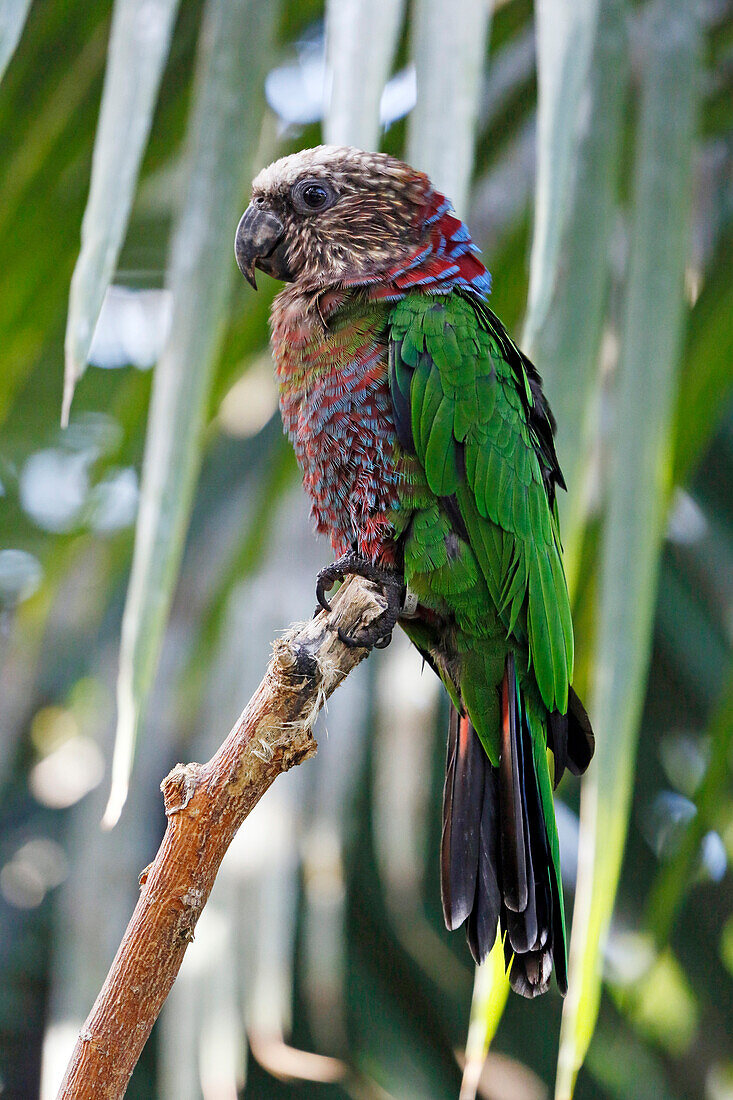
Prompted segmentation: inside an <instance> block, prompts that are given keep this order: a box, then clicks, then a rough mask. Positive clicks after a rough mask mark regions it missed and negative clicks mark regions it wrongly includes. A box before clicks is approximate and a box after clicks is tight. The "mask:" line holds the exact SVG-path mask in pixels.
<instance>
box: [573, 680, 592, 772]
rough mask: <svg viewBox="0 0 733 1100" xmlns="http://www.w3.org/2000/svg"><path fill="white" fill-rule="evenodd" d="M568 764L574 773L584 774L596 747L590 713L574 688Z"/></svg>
mask: <svg viewBox="0 0 733 1100" xmlns="http://www.w3.org/2000/svg"><path fill="white" fill-rule="evenodd" d="M567 719H568V746H567V766H568V768H569V770H570V771H571V772H572V773H573V775H582V774H583V772H584V771H585V770H586V768H587V767H588V765H589V764H590V762H591V760H592V759H593V753H594V752H595V749H596V738H595V734H594V733H593V727H592V726H591V724H590V718H589V717H588V713H587V711H586V709H585V707H584V706H583V704H582V703H581V701H580V699H579V698H578V696H577V695H576V694H575V692H574V691H573V689H572V688H570V693H569V695H568V713H567Z"/></svg>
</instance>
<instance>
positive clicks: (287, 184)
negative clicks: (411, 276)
mask: <svg viewBox="0 0 733 1100" xmlns="http://www.w3.org/2000/svg"><path fill="white" fill-rule="evenodd" d="M309 181H312V182H313V185H314V186H315V187H316V188H317V187H318V185H319V184H320V185H322V187H323V189H324V190H325V191H326V192H327V201H328V205H327V206H326V208H325V209H313V210H311V209H309V208H308V206H307V201H306V200H309V199H310V200H311V201H312V200H314V199H317V198H318V197H319V196H318V194H317V191H313V190H311V189H309V188H308V183H309ZM430 191H431V187H430V183H429V181H428V179H427V176H425V175H423V174H422V173H421V172H416V171H415V170H414V169H413V168H411V167H410V166H409V165H407V164H404V163H403V162H402V161H400V160H397V159H396V158H394V157H390V156H388V155H387V154H385V153H366V152H363V151H362V150H361V149H354V148H352V147H350V146H339V145H318V146H316V147H315V148H313V149H304V150H302V151H301V152H299V153H294V154H292V155H291V156H288V157H282V158H281V159H280V160H276V161H275V162H274V163H273V164H270V165H268V167H267V168H264V169H263V170H262V171H261V172H260V173H259V175H258V176H257V177H256V179H255V180H254V182H253V184H252V204H253V206H256V207H259V208H261V209H264V210H269V211H271V212H272V213H273V214H275V215H276V216H277V217H278V218H279V219H280V221H281V222H282V224H283V226H284V229H285V247H286V254H287V261H288V266H289V268H290V270H291V271H292V273H293V276H294V278H295V280H296V281H297V282H298V283H300V284H301V285H303V286H309V287H323V286H329V285H333V284H334V283H338V282H341V281H342V280H345V279H354V278H362V277H363V278H369V277H371V276H372V275H377V274H379V273H380V272H381V271H383V270H384V269H385V268H387V267H391V266H392V265H393V264H395V263H396V262H398V261H399V260H400V259H401V258H402V257H403V256H406V255H407V254H408V253H410V252H412V251H413V250H414V249H415V247H416V246H417V245H418V244H419V243H420V240H421V237H422V233H423V226H422V224H421V221H420V217H419V215H420V213H421V211H423V210H424V208H425V202H426V198H427V196H428V195H429V194H430Z"/></svg>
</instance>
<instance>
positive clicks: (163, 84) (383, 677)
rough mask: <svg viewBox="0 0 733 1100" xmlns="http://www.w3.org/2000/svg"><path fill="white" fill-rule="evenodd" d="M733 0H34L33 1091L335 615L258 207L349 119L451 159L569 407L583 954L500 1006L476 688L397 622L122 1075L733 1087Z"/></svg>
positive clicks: (18, 3) (28, 567)
mask: <svg viewBox="0 0 733 1100" xmlns="http://www.w3.org/2000/svg"><path fill="white" fill-rule="evenodd" d="M730 15H731V12H730V8H729V7H728V5H727V4H726V3H725V2H724V0H648V2H645V3H633V2H631V0H536V3H535V5H534V6H533V5H532V4H531V3H530V2H529V0H495V2H494V3H493V4H490V3H489V2H488V0H456V2H452V3H447V2H446V0H412V3H410V4H408V3H406V2H404V0H327V3H326V4H325V10H324V4H323V3H321V2H319V0H186V2H184V3H181V4H180V5H179V4H178V3H177V0H115V3H114V5H113V4H112V2H111V0H63V2H62V0H36V2H35V3H31V2H30V0H0V76H2V83H1V84H0V149H1V150H2V155H1V156H0V273H1V274H0V280H1V282H2V292H1V293H0V349H1V350H0V356H2V370H1V371H0V721H1V738H0V784H2V800H1V801H0V1091H1V1092H2V1095H3V1096H5V1097H8V1098H16V1097H19V1098H30V1097H33V1096H36V1095H38V1094H39V1090H40V1094H41V1095H42V1096H43V1097H52V1096H54V1095H55V1090H56V1088H57V1086H58V1082H59V1080H60V1078H61V1075H62V1073H63V1070H64V1067H65V1064H66V1060H67V1057H68V1054H69V1052H70V1049H71V1046H72V1045H73V1042H74V1039H75V1037H76V1034H77V1032H78V1029H79V1026H80V1025H81V1023H82V1022H83V1020H84V1018H85V1016H86V1014H87V1012H88V1010H89V1007H90V1006H91V1004H92V1001H93V999H94V997H95V996H96V993H97V991H98V989H99V986H100V985H101V982H102V980H103V978H104V975H105V973H106V970H107V967H108V965H109V962H110V960H111V958H112V956H113V954H114V951H115V950H116V947H117V944H118V942H119V939H120V936H121V933H122V931H123V929H124V927H125V924H126V922H127V919H128V916H129V914H130V912H131V910H132V907H133V905H134V901H135V897H136V892H137V874H138V873H139V871H140V869H141V868H142V867H143V866H145V864H146V863H147V862H149V861H150V859H151V858H152V856H153V854H154V852H155V850H156V848H157V845H158V842H159V839H160V837H161V835H162V831H163V828H164V820H163V813H162V802H161V798H160V795H159V792H158V784H159V782H160V779H161V778H162V776H163V775H164V774H165V773H166V771H167V770H168V769H169V768H170V767H171V766H172V765H173V764H174V763H175V762H176V761H177V760H186V759H205V758H206V757H207V756H208V755H209V754H210V753H211V752H212V750H213V749H214V747H215V746H216V745H217V744H218V743H219V742H220V741H221V740H222V738H223V737H224V735H225V734H226V732H227V731H228V729H229V727H230V725H231V723H232V722H233V721H234V719H235V718H236V716H237V714H238V712H239V710H240V709H241V707H242V706H243V705H244V703H245V702H246V700H247V699H248V697H249V695H250V693H251V691H252V690H253V688H254V687H255V685H256V684H257V682H258V681H259V678H260V675H261V672H262V670H263V668H264V665H265V663H266V660H267V656H268V652H269V645H270V643H271V640H272V639H273V637H274V636H275V635H276V634H277V631H278V630H280V629H282V628H283V627H285V626H286V625H287V624H288V623H289V622H290V621H292V620H294V619H298V618H304V617H306V616H307V615H308V614H310V612H311V611H312V607H313V580H314V576H315V573H316V572H317V570H318V568H319V567H320V566H321V565H322V564H324V563H325V562H326V561H327V560H328V559H329V548H328V547H327V546H326V545H325V544H323V543H320V544H319V543H318V542H317V541H316V539H315V538H314V537H313V535H312V533H311V531H310V524H309V520H308V516H307V508H306V505H305V502H304V499H303V494H302V491H301V489H300V486H299V483H298V478H297V471H296V470H295V466H294V461H293V459H292V456H291V454H290V451H289V448H288V447H287V445H286V444H285V441H284V439H283V437H282V434H281V429H280V423H279V417H278V414H277V412H276V393H275V388H274V383H273V378H272V370H271V365H270V361H269V354H268V350H267V314H268V309H269V304H270V300H271V297H272V295H273V294H274V293H275V292H276V289H277V287H276V286H275V284H274V283H272V282H271V281H269V280H267V279H266V278H264V277H263V278H262V279H261V283H262V286H261V289H260V292H259V294H257V295H254V294H253V293H252V292H251V291H250V290H249V288H247V287H246V286H245V285H244V283H243V282H242V280H241V279H240V278H239V276H238V273H237V272H236V268H235V265H234V261H233V255H232V242H233V239H234V230H235V227H236V223H237V219H238V216H239V214H240V213H241V211H242V210H243V209H244V206H245V205H246V203H247V192H248V181H249V179H251V177H252V175H253V174H254V172H255V171H256V170H257V169H258V168H259V167H260V166H261V165H263V164H264V163H267V162H268V161H269V160H271V159H273V158H274V157H275V156H276V155H280V154H282V153H285V152H288V151H292V150H295V149H298V148H301V147H304V146H308V145H312V144H315V143H317V142H319V141H321V140H329V141H336V142H349V143H352V144H357V145H362V146H363V147H367V148H370V147H372V148H377V147H381V148H383V149H385V150H387V151H389V152H393V153H396V154H398V155H404V156H406V157H407V158H408V159H410V160H411V161H412V162H413V163H415V164H416V165H417V166H418V167H420V168H423V169H425V170H427V171H428V172H429V173H430V174H431V175H432V177H433V179H434V181H435V183H436V184H437V185H438V186H439V187H441V188H443V189H444V190H446V192H447V193H448V194H449V195H451V197H452V198H453V200H454V204H455V205H456V208H457V210H458V212H459V213H460V214H462V215H464V216H465V217H466V218H467V220H468V222H469V224H470V226H471V228H472V231H473V235H474V238H475V239H476V240H477V241H478V242H479V243H480V244H481V246H482V248H483V250H484V257H485V259H486V262H487V265H488V267H489V268H490V270H491V271H492V273H493V277H494V293H493V298H492V307H493V308H494V309H495V311H496V312H497V313H498V314H499V315H500V316H501V317H502V318H503V320H504V321H505V322H506V323H507V325H508V326H509V327H510V329H511V330H513V332H514V334H515V336H517V337H518V338H519V337H522V338H523V340H524V344H525V346H526V348H527V350H528V351H529V352H530V354H531V355H532V356H533V357H534V359H535V360H536V362H537V365H538V366H539V368H540V370H541V371H542V373H543V375H544V376H545V379H546V388H547V391H548V393H549V397H550V400H551V402H552V404H553V407H554V409H555V412H556V415H557V418H558V421H559V434H558V446H559V453H560V458H561V461H562V463H563V465H564V468H565V472H566V478H567V481H568V485H569V488H570V493H569V494H568V498H567V500H565V501H564V502H563V508H564V515H563V522H564V533H565V545H566V559H567V569H568V577H569V582H570V585H571V590H572V595H573V602H574V608H575V616H576V623H577V645H576V649H577V652H578V654H579V667H578V671H577V683H578V686H579V688H580V691H581V694H582V695H584V696H585V697H586V700H587V702H588V703H589V706H590V710H591V714H592V716H593V719H594V724H595V726H596V731H597V737H598V752H597V756H596V761H595V762H594V765H593V767H592V769H591V772H590V773H589V775H588V777H587V778H586V779H585V780H584V785H583V787H582V790H581V789H580V786H579V784H578V783H577V781H574V780H573V779H572V777H567V778H566V779H565V780H564V781H563V784H562V786H561V788H560V791H559V808H558V817H559V824H560V828H561V841H562V849H563V852H562V858H563V869H564V874H565V876H566V896H567V903H568V908H569V909H570V908H571V907H572V908H573V910H574V914H573V922H572V942H571V988H570V992H569V994H568V997H567V999H566V1001H565V1003H564V1004H563V1003H562V1001H561V999H560V998H559V997H558V996H557V994H556V993H552V994H550V995H548V996H546V997H544V998H542V999H541V1000H540V1001H538V1002H535V1003H528V1002H525V1001H522V1000H520V999H518V998H513V997H510V998H509V999H508V1001H506V1007H504V1002H505V997H506V987H505V983H504V982H503V978H502V976H501V974H500V973H499V972H496V971H495V969H494V968H493V966H492V964H491V963H487V964H486V966H485V967H484V968H483V971H482V972H480V973H479V975H478V976H477V979H476V985H475V995H474V997H473V1010H472V1014H471V1027H470V1031H469V1032H468V1042H467V1039H466V1035H467V1029H468V1020H469V1011H470V1009H471V1004H472V988H473V982H474V975H473V972H472V968H471V967H470V957H469V955H468V951H467V948H466V946H465V943H464V942H463V938H462V937H461V936H460V935H456V936H449V935H448V934H447V933H446V932H445V931H444V929H443V926H442V920H441V916H440V901H439V885H438V860H437V849H438V842H439V828H440V826H439V821H440V809H439V807H440V798H441V783H442V769H443V752H444V743H445V741H444V738H445V719H446V715H445V706H444V700H443V699H442V698H441V697H440V693H439V692H438V688H437V683H434V682H433V678H432V677H431V675H430V673H429V672H428V673H426V674H425V675H422V674H421V669H420V662H419V659H418V658H417V656H416V655H415V654H414V653H411V651H410V649H409V647H408V646H407V644H406V642H405V640H404V639H399V638H397V637H396V638H395V642H394V644H393V645H392V646H391V647H390V649H389V650H387V651H385V652H384V653H375V654H373V655H372V657H371V659H370V660H369V661H368V662H366V665H365V666H361V668H360V669H359V670H358V671H357V673H356V674H354V675H353V676H352V677H350V679H349V680H348V681H347V683H346V684H345V685H344V686H343V687H342V688H341V689H340V690H339V692H338V693H337V694H336V696H334V698H333V699H332V701H331V703H330V704H329V709H328V713H327V714H326V715H325V716H323V717H322V719H321V721H320V723H319V730H320V736H319V740H320V750H319V754H318V757H317V759H316V760H315V761H313V762H310V763H308V764H306V765H305V766H304V767H303V768H299V769H297V770H296V772H295V773H290V774H288V775H287V776H286V777H285V778H283V779H281V780H280V781H279V782H278V783H277V784H276V785H275V786H274V787H273V788H272V790H271V791H270V792H269V793H268V795H267V797H266V798H265V799H264V801H263V803H262V804H261V805H260V806H258V807H257V809H256V811H255V812H254V813H253V815H252V817H251V818H250V819H249V820H248V821H247V822H246V824H245V826H244V828H243V829H242V830H241V833H240V835H239V836H238V838H237V840H236V842H235V844H234V845H233V847H232V850H231V852H230V854H229V856H228V857H227V859H226V860H225V862H224V864H223V866H222V869H221V873H220V875H219V879H218V882H217V885H216V888H215V891H214V893H213V895H212V898H211V901H210V903H209V905H208V907H207V909H206V911H205V913H204V915H203V917H202V920H201V922H200V925H199V928H198V930H197V935H196V940H195V942H194V943H193V944H192V946H191V948H190V949H189V952H188V954H187V957H186V960H185V963H184V966H183V969H182V971H181V974H180V977H179V979H178V981H177V983H176V986H175V988H174V990H173V993H172V995H171V997H170V998H169V1001H168V1003H167V1004H166V1006H165V1009H164V1011H163V1014H162V1016H161V1019H160V1021H159V1023H158V1025H156V1028H155V1030H154V1032H153V1036H152V1038H151V1041H150V1042H149V1044H148V1046H147V1048H146V1051H145V1053H144V1056H143V1058H142V1060H141V1063H140V1065H139V1066H138V1068H137V1070H136V1072H135V1074H134V1077H133V1079H132V1082H131V1084H130V1088H129V1092H128V1095H129V1096H131V1097H136V1098H149V1097H160V1098H162V1100H174V1098H175V1100H185V1098H188V1097H191V1098H195V1097H200V1096H203V1097H204V1098H206V1100H234V1098H235V1097H237V1096H244V1097H246V1098H248V1100H251V1098H268V1100H269V1098H273V1100H275V1098H279V1097H292V1098H293V1100H295V1098H303V1100H305V1098H306V1097H307V1098H309V1100H310V1098H316V1097H324V1098H327V1097H333V1098H334V1100H336V1098H338V1097H358V1098H369V1100H372V1098H374V1100H386V1098H389V1097H394V1098H397V1100H403V1098H407V1100H410V1098H415V1100H418V1098H419V1100H443V1098H451V1097H455V1096H457V1095H458V1092H459V1090H461V1097H462V1100H468V1098H470V1097H472V1096H473V1095H474V1094H475V1091H476V1089H478V1094H479V1095H480V1096H483V1097H488V1098H496V1100H535V1098H536V1100H539V1098H542V1097H549V1096H551V1095H553V1094H554V1095H555V1096H556V1097H557V1100H568V1098H569V1097H570V1096H571V1095H575V1096H576V1097H577V1098H578V1100H590V1098H597V1100H614V1098H618V1100H647V1098H649V1100H652V1098H654V1100H683V1098H689V1100H700V1098H703V1097H704V1098H705V1100H726V1098H730V1097H731V1096H733V1053H732V1051H731V1047H730V1036H731V1031H732V1030H733V1029H732V1028H731V1021H732V1020H733V907H732V905H731V901H732V898H731V872H730V863H731V859H733V790H732V788H731V780H730V765H731V734H732V731H733V680H732V678H731V672H730V639H731V633H732V631H733V568H732V566H733V502H732V498H731V494H730V491H729V489H730V484H731V473H732V472H733V416H732V415H731V414H732V412H733V408H732V404H731V381H732V380H733V372H732V368H731V364H732V362H733V265H731V262H730V249H731V236H732V226H733V221H732V219H733V182H732V174H731V164H732V162H733V155H732V154H733V149H732V146H731V115H732V114H733V109H732V108H733V96H732V95H731V91H732V89H731V72H732V62H733V52H732V49H733V32H732V29H731V18H730ZM100 102H101V108H100ZM90 180H91V186H90ZM80 241H81V245H80ZM65 334H66V335H65ZM64 359H65V360H66V376H67V384H66V390H65V395H64V393H63V392H62V391H63V374H64V366H63V365H64ZM88 363H91V364H92V365H91V366H89V367H88V369H86V370H85V368H86V367H87V364H88ZM154 364H156V365H155V369H154V370H153V369H151V368H152V367H153V365H154ZM76 382H78V385H77V389H76V393H75V395H74V397H73V404H71V397H72V394H73V391H74V383H76ZM62 399H63V401H64V406H65V413H67V414H68V413H69V410H70V418H69V425H68V427H66V428H65V429H64V430H62V429H61V428H60V427H59V416H60V413H61V409H62ZM115 685H116V686H115ZM113 760H114V765H113ZM128 788H129V790H128ZM110 791H111V795H110ZM103 815H105V819H106V823H107V824H111V823H112V822H115V821H116V822H117V824H116V826H115V827H114V828H113V829H111V830H109V829H106V830H102V829H101V828H100V820H101V818H102V816H103ZM617 887H618V889H617ZM573 903H574V905H573ZM490 1040H491V1047H490V1053H489V1056H488V1059H487V1061H486V1064H485V1066H484V1052H485V1049H486V1046H487V1044H488V1042H489V1041H490ZM558 1052H559V1053H558ZM464 1065H465V1076H463V1083H462V1084H461V1082H462V1075H463V1067H464ZM581 1065H582V1069H580V1067H581ZM482 1066H484V1068H483V1072H481V1070H482ZM579 1069H580V1073H579V1075H578V1070H579ZM576 1076H577V1080H576Z"/></svg>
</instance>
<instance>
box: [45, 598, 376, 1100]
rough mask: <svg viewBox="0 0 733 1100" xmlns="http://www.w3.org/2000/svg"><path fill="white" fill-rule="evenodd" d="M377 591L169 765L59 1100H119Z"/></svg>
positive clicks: (303, 751) (286, 647)
mask: <svg viewBox="0 0 733 1100" xmlns="http://www.w3.org/2000/svg"><path fill="white" fill-rule="evenodd" d="M384 608H385V604H384V601H383V599H382V597H381V594H380V593H379V591H378V590H377V589H376V588H375V587H374V586H373V585H371V584H369V583H368V582H367V581H364V580H362V579H360V578H358V577H351V578H349V579H348V580H347V581H346V583H345V584H344V585H342V587H341V589H340V590H339V592H338V594H337V596H336V597H335V598H334V600H333V610H332V611H331V613H330V614H328V615H327V614H325V613H324V612H322V613H321V614H320V615H318V616H317V618H315V619H312V620H311V621H310V622H308V623H305V624H302V625H301V624H299V625H296V626H293V627H291V628H290V630H289V631H288V632H287V633H286V634H285V636H284V637H282V638H281V639H279V640H278V641H276V642H275V644H274V646H273V655H272V659H271V661H270V664H269V665H268V668H267V671H266V673H265V676H264V679H263V680H262V683H261V684H260V686H259V687H258V689H257V691H256V692H255V693H254V695H253V696H252V698H251V699H250V701H249V703H248V704H247V706H246V708H245V710H244V712H243V713H242V715H241V717H240V718H239V721H238V722H237V723H236V725H235V726H234V728H233V729H232V731H231V733H230V734H229V736H228V737H227V739H226V741H225V742H224V743H223V745H222V746H221V747H220V748H219V750H218V751H217V752H216V754H215V755H214V756H213V757H212V758H211V760H209V761H208V763H206V764H185V765H184V764H178V765H177V766H176V767H175V768H174V769H173V771H172V772H171V773H170V774H169V775H168V776H166V778H165V779H164V780H163V783H162V784H161V789H162V791H163V797H164V799H165V810H166V814H167V817H168V825H167V828H166V831H165V836H164V837H163V840H162V842H161V845H160V848H159V849H158V853H157V855H156V857H155V859H154V861H153V862H152V863H151V864H150V866H149V867H147V868H146V869H145V871H143V873H142V875H141V876H140V886H141V890H140V897H139V899H138V903H137V905H136V907H135V911H134V913H133V914H132V917H131V919H130V923H129V924H128V926H127V930H126V932H125V935H124V936H123V939H122V943H121V944H120V946H119V949H118V951H117V955H116V956H115V959H114V961H113V963H112V966H111V967H110V970H109V973H108V975H107V978H106V980H105V982H104V985H103V986H102V989H101V992H100V994H99V996H98V997H97V1000H96V1002H95V1004H94V1007H93V1008H92V1010H91V1012H90V1013H89V1016H88V1017H87V1020H86V1022H85V1024H84V1026H83V1028H82V1030H81V1032H80V1034H79V1038H78V1040H77V1042H76V1046H75V1048H74V1051H73V1054H72V1056H71V1061H70V1062H69V1065H68V1067H67V1070H66V1074H65V1076H64V1080H63V1082H62V1084H61V1088H60V1090H59V1093H58V1097H59V1100H71V1098H73V1100H87V1098H88V1100H117V1098H118V1097H122V1096H124V1094H125V1091H126V1089H127V1084H128V1082H129V1080H130V1076H131V1074H132V1071H133V1069H134V1068H135V1065H136V1064H137V1060H138V1058H139V1057H140V1054H141V1052H142V1050H143V1047H144V1046H145V1043H146V1041H147V1038H148V1036H149V1034H150V1031H151V1029H152V1026H153V1024H154V1023H155V1021H156V1019H157V1017H158V1013H159V1012H160V1010H161V1008H162V1007H163V1003H164V1002H165V999H166V997H167V996H168V993H169V992H170V989H171V987H172V985H173V982H174V981H175V978H176V975H177V974H178V970H179V968H180V966H181V963H182V961H183V956H184V954H185V952H186V948H187V947H188V944H189V943H190V942H191V940H192V939H193V935H194V929H195V928H196V922H197V921H198V919H199V917H200V916H201V912H202V910H203V908H204V905H205V904H206V902H207V900H208V897H209V894H210V893H211V888H212V886H213V885H214V880H215V878H216V874H217V871H218V869H219V865H220V863H221V861H222V859H223V857H224V854H225V852H226V850H227V848H228V847H229V844H230V843H231V841H232V838H233V837H234V834H235V833H236V832H237V829H238V828H239V826H240V825H241V824H242V822H243V821H244V819H245V818H246V817H247V815H248V813H249V812H250V810H251V809H252V807H253V806H254V805H255V804H256V803H257V802H258V801H259V800H260V798H261V797H262V795H263V794H264V793H265V791H266V790H267V789H268V787H269V786H270V784H271V783H272V781H273V780H274V779H275V778H276V777H277V776H278V775H279V774H280V773H281V772H284V771H287V770H288V768H292V767H293V766H294V765H295V764H300V763H301V762H302V761H303V760H307V759H308V757H309V756H312V755H313V754H314V753H315V751H316V742H315V741H314V739H313V733H312V731H313V725H314V723H315V720H316V717H317V715H318V712H319V711H320V709H321V707H322V706H323V704H324V702H325V700H326V699H327V698H328V697H329V695H330V694H331V693H332V692H333V691H334V690H335V689H336V688H337V687H338V685H339V684H340V683H341V681H342V680H343V679H344V678H345V677H346V676H347V675H348V674H349V672H351V670H352V669H353V668H354V667H355V666H356V665H357V664H359V662H360V661H361V660H363V658H364V657H365V656H366V650H364V649H349V648H348V647H347V646H345V645H344V644H343V643H342V642H341V641H340V640H339V638H338V635H337V633H336V628H337V627H338V626H342V627H343V628H344V630H345V631H346V632H347V633H353V631H354V630H357V629H360V628H363V627H365V626H368V625H369V623H371V622H373V621H374V619H375V618H376V617H377V616H378V615H379V614H380V613H381V612H382V611H383V610H384Z"/></svg>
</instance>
